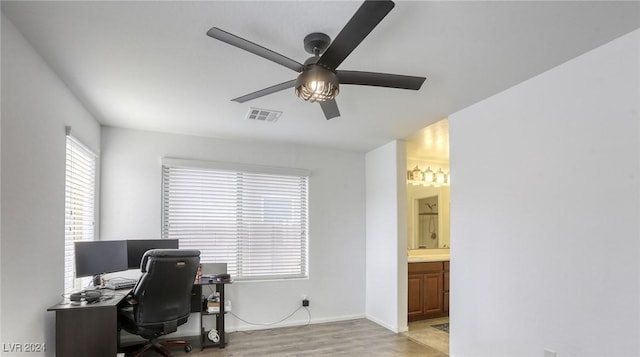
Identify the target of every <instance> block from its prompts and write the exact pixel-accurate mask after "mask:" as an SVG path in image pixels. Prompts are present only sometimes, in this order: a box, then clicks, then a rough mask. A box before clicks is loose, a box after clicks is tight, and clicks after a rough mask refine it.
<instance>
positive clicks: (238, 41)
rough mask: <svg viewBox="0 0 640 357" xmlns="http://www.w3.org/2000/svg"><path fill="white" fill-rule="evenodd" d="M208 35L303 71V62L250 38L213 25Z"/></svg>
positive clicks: (297, 70)
mask: <svg viewBox="0 0 640 357" xmlns="http://www.w3.org/2000/svg"><path fill="white" fill-rule="evenodd" d="M207 36H209V37H213V38H215V39H216V40H220V41H222V42H225V43H228V44H230V45H231V46H235V47H238V48H240V49H243V50H245V51H248V52H251V53H253V54H254V55H258V56H260V57H262V58H266V59H268V60H269V61H272V62H275V63H277V64H280V65H283V66H285V67H287V68H291V69H292V70H294V71H296V72H302V68H303V65H302V64H301V63H299V62H297V61H294V60H292V59H291V58H289V57H286V56H283V55H281V54H279V53H276V52H273V51H271V50H270V49H268V48H265V47H262V46H260V45H258V44H255V43H253V42H251V41H249V40H245V39H244V38H242V37H238V36H236V35H234V34H231V33H228V32H226V31H224V30H221V29H219V28H217V27H212V28H211V29H210V30H209V31H207Z"/></svg>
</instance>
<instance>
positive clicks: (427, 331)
mask: <svg viewBox="0 0 640 357" xmlns="http://www.w3.org/2000/svg"><path fill="white" fill-rule="evenodd" d="M445 322H449V318H448V317H440V318H437V319H431V320H422V321H415V322H411V323H409V331H407V332H405V333H403V335H405V336H407V337H409V338H410V339H412V340H414V341H416V342H419V343H421V344H423V345H426V346H429V347H432V348H434V349H436V350H438V351H440V352H442V353H445V354H447V355H448V354H449V334H448V333H446V332H444V331H440V330H438V329H436V328H433V327H431V326H433V325H438V324H443V323H445Z"/></svg>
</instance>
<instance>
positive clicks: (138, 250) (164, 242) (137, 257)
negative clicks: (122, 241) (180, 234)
mask: <svg viewBox="0 0 640 357" xmlns="http://www.w3.org/2000/svg"><path fill="white" fill-rule="evenodd" d="M150 249H178V240H177V239H129V240H127V261H128V266H129V269H139V268H140V262H141V261H142V256H143V255H144V253H145V252H146V251H147V250H150Z"/></svg>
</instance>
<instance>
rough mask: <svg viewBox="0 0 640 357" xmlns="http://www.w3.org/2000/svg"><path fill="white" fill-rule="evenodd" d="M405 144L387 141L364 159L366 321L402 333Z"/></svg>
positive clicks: (404, 306)
mask: <svg viewBox="0 0 640 357" xmlns="http://www.w3.org/2000/svg"><path fill="white" fill-rule="evenodd" d="M405 157H406V154H405V143H404V142H401V141H392V142H390V143H388V144H385V145H383V146H381V147H379V148H377V149H375V150H372V151H370V152H368V153H367V155H366V173H367V174H366V187H367V191H366V195H367V207H366V222H367V249H366V252H367V270H366V282H367V283H366V289H367V293H366V301H367V309H366V313H367V318H368V319H370V320H372V321H374V322H376V323H378V324H380V325H382V326H384V327H386V328H388V329H390V330H392V331H395V332H399V331H406V330H407V242H406V239H404V237H406V235H407V233H406V231H407V225H406V204H405V201H406V197H407V194H406V176H405V175H406V163H405V161H406V158H405Z"/></svg>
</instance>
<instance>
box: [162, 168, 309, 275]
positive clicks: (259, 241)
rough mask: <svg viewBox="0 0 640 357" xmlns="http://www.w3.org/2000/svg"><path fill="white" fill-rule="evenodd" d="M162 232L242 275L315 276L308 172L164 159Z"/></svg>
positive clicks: (184, 246)
mask: <svg viewBox="0 0 640 357" xmlns="http://www.w3.org/2000/svg"><path fill="white" fill-rule="evenodd" d="M162 178H163V189H162V193H163V199H162V221H163V222H162V236H163V238H172V239H180V248H191V249H199V250H200V251H201V256H200V260H201V262H203V263H227V269H228V272H229V274H231V275H232V276H234V278H235V279H236V280H264V279H285V278H304V277H308V270H307V256H308V248H307V238H308V229H307V189H308V178H309V174H308V172H307V171H305V170H297V169H278V168H263V167H253V166H241V165H236V164H224V163H201V162H193V161H185V160H172V159H165V160H163V167H162Z"/></svg>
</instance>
